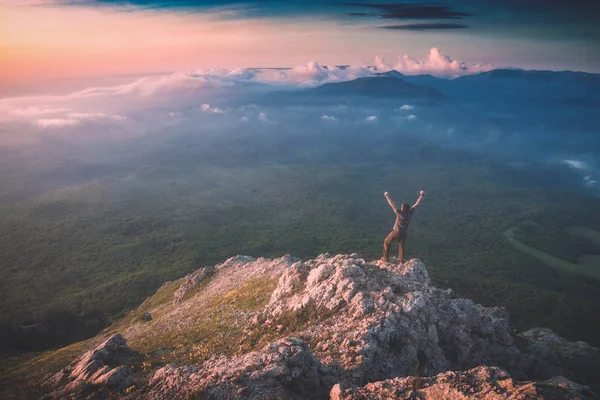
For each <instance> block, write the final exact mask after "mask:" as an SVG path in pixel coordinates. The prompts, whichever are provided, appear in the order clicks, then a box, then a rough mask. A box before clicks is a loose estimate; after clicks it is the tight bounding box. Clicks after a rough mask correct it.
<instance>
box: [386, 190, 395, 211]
mask: <svg viewBox="0 0 600 400" xmlns="http://www.w3.org/2000/svg"><path fill="white" fill-rule="evenodd" d="M383 195H384V196H385V198H386V200H387V201H388V203H389V205H390V207H392V208H393V209H394V212H396V210H397V208H396V204H395V203H394V200H392V198H391V197H390V194H389V193H388V192H385V193H384V194H383Z"/></svg>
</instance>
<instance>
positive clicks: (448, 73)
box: [377, 47, 494, 78]
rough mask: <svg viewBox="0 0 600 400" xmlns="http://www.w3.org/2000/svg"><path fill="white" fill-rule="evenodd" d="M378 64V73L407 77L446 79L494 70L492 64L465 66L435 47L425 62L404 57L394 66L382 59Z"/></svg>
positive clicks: (399, 58)
mask: <svg viewBox="0 0 600 400" xmlns="http://www.w3.org/2000/svg"><path fill="white" fill-rule="evenodd" d="M378 63H379V65H378V66H377V69H378V70H379V71H389V70H392V69H394V70H396V71H398V72H400V73H403V74H407V75H417V74H431V75H435V76H440V77H447V78H454V77H457V76H461V75H468V74H475V73H479V72H485V71H489V70H491V69H493V68H494V65H493V64H467V63H465V62H462V61H459V60H453V59H452V58H450V57H448V56H447V55H445V54H443V53H442V51H441V50H440V49H438V48H437V47H434V48H432V49H431V50H430V51H429V55H428V56H427V58H426V59H425V60H417V59H414V58H411V57H409V56H408V55H404V56H402V57H398V62H397V63H396V65H394V66H389V65H387V64H385V61H384V60H383V59H380V60H379V62H378Z"/></svg>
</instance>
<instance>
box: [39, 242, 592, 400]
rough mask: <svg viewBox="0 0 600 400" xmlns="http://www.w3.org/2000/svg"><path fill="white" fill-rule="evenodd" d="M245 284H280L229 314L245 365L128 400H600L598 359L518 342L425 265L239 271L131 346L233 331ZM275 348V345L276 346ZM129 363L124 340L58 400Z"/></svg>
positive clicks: (197, 367)
mask: <svg viewBox="0 0 600 400" xmlns="http://www.w3.org/2000/svg"><path fill="white" fill-rule="evenodd" d="M208 278H210V279H208ZM277 279H278V280H277ZM276 281H277V282H278V283H277V286H276V288H275V289H274V290H273V289H272V288H273V285H274V284H275V282H276ZM203 282H205V283H206V284H205V285H204V284H203ZM245 282H270V283H269V284H268V286H266V288H265V291H264V293H261V295H262V296H263V297H262V298H263V299H264V300H262V301H266V299H267V298H268V299H269V300H268V303H267V304H266V306H264V308H261V309H260V310H259V311H256V308H255V309H248V308H246V309H245V310H242V309H239V310H237V311H239V312H232V311H227V312H228V314H227V315H228V316H229V317H227V318H231V319H234V321H233V322H232V323H231V325H227V326H230V327H231V328H227V329H233V330H237V332H238V334H239V338H240V343H239V349H238V350H237V353H236V351H235V348H236V347H237V344H238V342H235V345H234V346H231V347H228V349H231V350H229V353H228V354H234V355H230V356H225V355H223V354H213V355H212V356H211V357H210V358H208V360H206V359H205V358H202V360H205V361H198V362H197V363H196V364H194V363H193V360H191V359H189V358H188V359H185V360H184V362H188V361H187V360H190V361H189V363H190V365H174V364H170V365H167V366H162V367H160V368H159V367H155V368H154V370H152V368H150V369H143V368H142V371H139V373H136V374H138V375H136V383H135V385H134V389H132V390H131V391H130V392H129V393H128V398H131V399H141V398H143V399H147V398H149V399H156V400H158V399H170V398H207V399H242V398H244V399H245V398H252V399H274V398H276V399H304V398H310V399H327V398H329V396H330V391H331V397H332V398H335V399H354V398H356V399H358V398H389V397H390V396H391V398H423V399H428V398H430V399H447V398H448V399H452V398H468V397H473V398H482V399H483V398H489V399H496V398H498V399H500V398H507V399H526V398H532V399H533V398H540V399H545V398H547V399H562V398H581V399H586V398H592V397H591V396H593V395H592V394H590V393H591V392H590V391H589V390H588V389H586V387H584V386H579V385H580V384H583V385H588V386H592V387H593V388H594V389H595V388H596V387H597V386H594V385H598V376H600V351H599V350H598V349H597V348H594V347H591V346H589V345H587V344H586V343H584V342H575V343H573V342H568V341H566V340H564V339H563V338H561V337H559V336H557V335H556V334H554V333H553V332H552V331H550V330H547V329H532V330H530V331H527V332H524V333H522V334H515V333H513V332H511V330H510V328H509V323H508V319H509V315H508V312H507V311H506V310H505V309H504V308H502V307H483V306H481V305H479V304H476V303H474V302H473V301H471V300H468V299H460V298H456V297H455V296H454V294H453V292H452V291H451V290H441V289H437V288H435V287H432V286H431V284H430V280H429V275H428V273H427V270H426V268H425V265H424V264H423V263H421V262H420V261H419V260H417V259H413V260H410V261H409V262H407V263H405V264H403V265H398V264H395V263H391V262H390V263H388V262H382V261H375V262H367V261H365V260H364V259H362V258H360V257H359V256H358V255H357V254H350V255H335V256H331V255H329V254H324V255H321V256H319V257H317V258H316V259H314V260H308V261H304V262H303V261H300V260H298V259H295V258H293V257H291V256H284V257H281V258H278V259H274V260H268V259H263V258H259V259H254V258H252V257H246V256H236V257H232V258H230V259H228V260H227V261H226V262H224V263H223V264H220V265H217V266H215V267H214V268H212V267H210V268H209V267H207V268H203V269H200V270H198V271H196V272H195V273H193V274H190V275H188V276H187V277H186V281H185V283H184V284H183V286H182V287H181V288H180V289H179V290H177V292H176V293H175V296H174V301H173V302H168V304H167V305H166V306H163V308H160V309H158V310H157V311H156V312H155V311H153V310H150V311H152V312H153V314H152V323H145V324H143V323H141V322H139V321H137V322H136V323H134V324H133V325H131V326H128V327H125V328H124V334H125V335H126V336H127V337H128V338H129V339H132V338H136V339H137V340H138V341H139V340H140V338H144V339H148V338H153V336H151V335H152V334H157V333H160V334H162V335H165V334H169V335H171V334H173V335H178V336H176V337H184V336H185V335H184V333H185V332H187V331H191V330H193V329H194V328H195V326H197V325H198V324H199V321H201V320H202V319H203V318H207V317H208V315H209V314H208V313H206V314H203V313H202V310H207V309H208V308H206V307H212V308H211V310H212V311H211V312H212V313H213V314H214V315H215V316H216V317H214V318H215V321H216V323H221V322H219V321H224V322H222V323H223V324H224V323H225V322H227V321H226V319H224V318H225V317H224V315H225V314H223V313H222V312H224V311H223V310H231V309H235V308H236V307H241V306H242V305H241V304H240V303H241V302H237V303H236V298H235V297H228V296H227V293H230V291H232V290H239V288H241V287H242V285H243V284H244V283H245ZM269 293H270V297H268V294H269ZM219 299H220V300H219ZM223 299H227V303H226V304H225V303H223V304H220V303H218V301H225V300H223ZM148 304H149V303H148ZM260 304H264V303H260ZM246 306H247V304H246ZM260 307H263V306H262V305H261V306H260ZM213 314H210V315H213ZM223 326H226V325H221V328H220V329H223ZM180 334H181V336H179V335H180ZM221 334H223V333H222V332H221ZM203 335H206V333H203ZM223 337H224V336H223ZM265 338H275V339H270V340H273V341H272V342H271V343H270V344H268V345H266V346H264V344H265V343H267V340H266V339H265ZM298 338H302V340H300V339H298ZM200 339H201V338H200ZM248 343H251V345H248ZM257 343H260V345H257ZM170 345H172V347H177V345H178V343H170ZM182 346H183V345H182ZM167 347H168V346H167ZM249 349H250V350H249ZM157 350H159V351H160V352H167V353H168V352H170V351H175V350H173V349H169V348H165V346H163V347H160V348H159V349H157ZM251 350H254V351H251ZM244 352H246V353H245V354H242V353H244ZM208 356H210V354H209V355H208ZM128 357H129V359H131V357H132V353H131V351H130V350H129V349H128V348H127V345H126V343H125V339H124V338H123V337H122V336H120V335H115V336H113V337H111V338H110V339H108V340H107V341H105V342H104V343H102V344H101V345H100V346H98V347H97V348H95V349H93V350H91V351H90V352H88V353H86V354H84V355H83V356H82V357H81V358H80V359H79V360H77V361H76V362H74V363H72V364H71V365H70V366H69V367H67V368H65V369H64V370H62V371H61V372H59V373H58V374H56V375H55V376H54V378H53V379H51V380H49V381H48V385H50V386H51V387H52V389H53V390H54V392H53V394H52V396H51V398H59V397H61V396H63V397H64V394H65V393H70V392H71V391H72V389H73V388H74V387H75V386H77V384H78V382H87V383H91V384H94V385H99V386H100V387H102V388H104V389H103V390H108V389H106V388H108V387H111V388H124V387H126V386H127V385H129V384H131V382H132V381H131V379H132V373H131V370H129V369H128V368H129V367H127V366H126V365H125V363H124V362H123V360H125V359H127V358H128ZM160 365H164V364H160ZM156 368H159V369H156ZM449 371H455V372H449ZM460 371H466V372H460ZM415 377H421V378H415ZM513 379H515V380H513ZM531 381H538V382H537V383H535V382H531ZM574 382H577V384H576V383H574ZM334 385H337V386H334ZM332 388H333V389H332ZM336 396H337V397H336ZM415 396H417V397H415ZM419 396H420V397H419ZM436 396H437V397H436ZM569 396H571V397H569ZM573 396H574V397H573ZM577 396H579V397H577Z"/></svg>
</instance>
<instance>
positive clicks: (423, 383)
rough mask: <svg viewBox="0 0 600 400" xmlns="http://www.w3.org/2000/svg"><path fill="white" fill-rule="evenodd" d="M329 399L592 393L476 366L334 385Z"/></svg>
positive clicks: (501, 399)
mask: <svg viewBox="0 0 600 400" xmlns="http://www.w3.org/2000/svg"><path fill="white" fill-rule="evenodd" d="M330 396H331V397H330V398H331V400H378V399H381V400H384V399H420V400H462V399H482V400H484V399H485V400H533V399H557V400H558V399H572V400H575V399H578V400H586V399H587V400H592V399H593V398H594V397H593V393H591V392H590V390H589V389H588V388H587V387H585V386H581V385H579V384H577V383H575V382H572V381H569V380H568V379H565V378H563V377H556V378H552V379H549V380H547V381H544V382H516V381H514V380H513V379H511V377H510V375H509V374H508V373H507V372H506V371H504V370H502V369H500V368H497V367H483V366H480V367H477V368H473V369H471V370H469V371H465V372H452V371H451V372H445V373H441V374H438V375H436V376H433V377H424V378H420V377H407V378H394V379H389V380H386V381H383V382H375V383H369V384H368V385H366V386H364V387H361V388H349V389H342V388H341V387H340V385H339V384H337V385H335V386H334V387H333V389H332V390H331V393H330Z"/></svg>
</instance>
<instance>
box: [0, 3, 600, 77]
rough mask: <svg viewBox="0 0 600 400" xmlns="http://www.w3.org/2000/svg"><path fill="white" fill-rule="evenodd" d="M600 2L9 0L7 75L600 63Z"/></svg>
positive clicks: (0, 58) (2, 55) (0, 39)
mask: <svg viewBox="0 0 600 400" xmlns="http://www.w3.org/2000/svg"><path fill="white" fill-rule="evenodd" d="M597 3H598V2H597V1H594V0H569V1H566V0H546V1H542V0H502V1H501V0H486V1H482V0H468V1H456V0H454V1H440V2H436V3H432V2H421V1H412V2H407V3H398V2H386V1H382V0H380V1H371V0H367V1H363V2H360V3H357V2H348V1H339V0H321V1H299V0H294V1H275V0H263V1H231V2H224V1H200V0H171V1H169V0H128V1H121V0H0V7H1V11H0V21H1V23H0V35H1V36H0V85H1V84H15V83H19V82H21V83H23V82H26V83H28V84H35V83H37V82H42V81H47V80H51V79H57V78H83V77H104V76H114V75H124V74H146V73H152V72H168V71H177V70H187V69H195V68H238V67H293V66H296V65H306V64H307V63H308V62H309V61H317V62H318V63H320V64H321V65H347V64H359V65H371V64H373V62H374V59H375V57H382V58H385V59H386V60H387V61H388V62H390V63H392V64H394V63H395V62H396V60H397V58H398V56H400V57H402V56H403V55H405V54H406V55H408V56H409V57H412V58H415V59H424V58H425V57H427V55H428V54H429V51H430V49H431V48H433V47H437V48H441V49H442V50H443V51H444V54H448V55H450V56H451V57H452V58H453V59H457V60H461V61H463V62H468V63H491V64H493V65H494V66H499V67H505V66H509V67H520V68H526V69H551V70H563V69H569V70H580V71H588V72H600V18H599V16H600V12H599V10H600V6H599V5H598V4H597Z"/></svg>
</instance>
